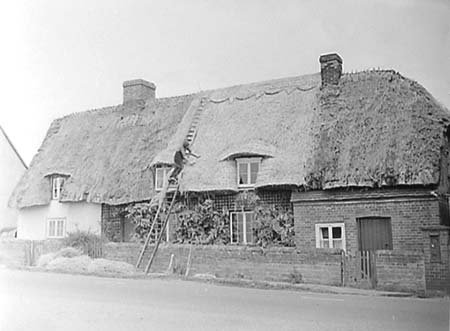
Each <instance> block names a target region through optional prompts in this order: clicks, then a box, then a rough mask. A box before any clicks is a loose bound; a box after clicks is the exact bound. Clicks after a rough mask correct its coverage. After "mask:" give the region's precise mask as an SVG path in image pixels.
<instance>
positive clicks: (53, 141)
mask: <svg viewBox="0 0 450 331" xmlns="http://www.w3.org/2000/svg"><path fill="white" fill-rule="evenodd" d="M193 98H194V97H193V96H189V95H188V96H180V97H174V98H163V99H156V100H154V101H149V102H147V104H144V103H143V102H134V103H130V104H127V105H126V106H123V105H119V106H114V107H108V108H103V109H99V110H93V111H87V112H82V113H75V114H72V115H69V116H66V117H63V118H60V119H57V120H55V121H54V122H53V123H52V125H51V126H50V129H49V130H48V132H47V135H46V137H45V139H44V142H43V143H42V146H41V147H40V149H39V151H38V153H37V154H36V156H35V157H34V159H33V161H32V163H31V165H30V169H29V170H28V171H27V172H26V173H25V174H24V176H23V177H22V179H21V181H20V183H19V184H18V185H17V187H16V189H15V192H14V193H13V196H12V198H11V204H13V205H14V204H16V205H17V206H18V207H20V208H21V207H28V206H33V205H42V204H47V203H49V202H50V179H49V176H48V175H51V174H67V175H70V177H68V178H67V179H66V181H65V183H64V187H63V191H62V199H61V200H62V201H82V200H86V201H88V202H95V203H109V204H121V203H127V202H132V201H140V200H146V199H150V198H151V195H152V189H153V180H152V172H151V169H150V167H149V164H150V161H151V160H152V158H153V157H154V155H155V154H156V153H158V152H159V151H160V150H162V149H163V148H165V147H166V145H167V141H168V139H169V137H171V136H172V135H173V134H174V132H175V131H176V128H177V125H178V123H179V122H180V120H181V119H182V117H183V115H184V113H185V111H186V109H187V108H188V106H189V105H190V104H191V102H192V100H193Z"/></svg>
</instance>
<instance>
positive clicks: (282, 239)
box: [253, 207, 295, 247]
mask: <svg viewBox="0 0 450 331" xmlns="http://www.w3.org/2000/svg"><path fill="white" fill-rule="evenodd" d="M254 212H255V214H254V225H253V232H254V235H255V238H256V244H258V245H260V246H262V247H267V246H270V245H276V246H287V247H292V246H295V242H294V235H295V232H294V216H293V215H292V212H291V211H290V210H286V209H283V208H281V207H271V208H266V207H256V208H255V210H254Z"/></svg>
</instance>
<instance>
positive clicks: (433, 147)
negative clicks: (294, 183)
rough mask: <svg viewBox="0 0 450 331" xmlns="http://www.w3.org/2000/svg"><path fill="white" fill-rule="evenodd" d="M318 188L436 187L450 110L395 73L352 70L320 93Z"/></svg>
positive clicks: (313, 177)
mask: <svg viewBox="0 0 450 331" xmlns="http://www.w3.org/2000/svg"><path fill="white" fill-rule="evenodd" d="M318 99H319V103H320V108H319V109H320V111H319V112H316V114H315V116H314V119H313V123H312V125H311V127H312V130H313V133H314V135H315V138H316V141H317V142H316V147H315V148H314V154H313V155H312V158H311V159H310V160H309V164H308V169H309V172H310V175H309V178H308V181H309V182H308V184H309V185H310V186H311V187H312V188H324V189H328V188H338V187H348V186H364V187H382V186H396V185H434V184H437V183H438V182H439V176H440V166H439V165H440V159H441V147H442V146H443V144H444V142H443V139H445V137H444V133H445V131H446V128H447V127H448V125H449V120H450V114H449V112H448V110H446V109H444V107H442V106H440V105H439V103H438V102H437V101H436V100H434V98H433V97H432V96H431V95H430V94H429V93H428V92H427V91H426V90H425V89H424V88H423V87H422V86H420V85H419V84H417V83H416V82H414V81H412V80H410V79H407V78H404V77H403V76H401V75H400V74H398V73H395V72H394V71H391V70H388V71H369V72H360V73H356V74H347V75H344V76H343V77H342V78H341V81H340V83H339V86H338V87H337V88H326V89H324V90H322V91H321V92H320V94H319V96H318Z"/></svg>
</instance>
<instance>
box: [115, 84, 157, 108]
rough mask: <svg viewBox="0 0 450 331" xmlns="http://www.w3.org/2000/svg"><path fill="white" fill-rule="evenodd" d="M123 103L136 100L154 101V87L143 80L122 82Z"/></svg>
mask: <svg viewBox="0 0 450 331" xmlns="http://www.w3.org/2000/svg"><path fill="white" fill-rule="evenodd" d="M122 86H123V103H124V104H125V103H127V102H130V101H137V100H154V99H155V90H156V85H155V84H153V83H150V82H147V81H146V80H143V79H133V80H127V81H125V82H123V85H122Z"/></svg>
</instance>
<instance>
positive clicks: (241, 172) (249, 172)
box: [236, 157, 261, 187]
mask: <svg viewBox="0 0 450 331" xmlns="http://www.w3.org/2000/svg"><path fill="white" fill-rule="evenodd" d="M236 162H237V177H238V178H237V184H238V187H254V186H255V184H256V180H257V178H258V172H259V165H260V163H261V158H259V157H252V158H239V159H236Z"/></svg>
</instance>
